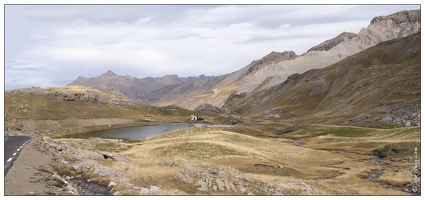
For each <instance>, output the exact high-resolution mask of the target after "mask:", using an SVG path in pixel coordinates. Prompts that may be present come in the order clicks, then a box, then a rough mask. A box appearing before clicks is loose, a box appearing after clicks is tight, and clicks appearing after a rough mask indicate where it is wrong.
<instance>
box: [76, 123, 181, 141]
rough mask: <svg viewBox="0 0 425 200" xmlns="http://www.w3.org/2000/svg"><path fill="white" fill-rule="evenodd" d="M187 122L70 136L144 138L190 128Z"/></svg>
mask: <svg viewBox="0 0 425 200" xmlns="http://www.w3.org/2000/svg"><path fill="white" fill-rule="evenodd" d="M188 127H189V124H187V123H178V124H167V125H155V126H140V127H130V128H120V129H110V130H101V131H92V132H87V133H79V134H73V135H69V138H81V139H86V138H90V137H100V138H112V139H123V140H125V141H128V140H143V139H147V138H150V137H153V136H157V135H161V134H164V133H167V132H170V131H173V130H177V129H185V128H188Z"/></svg>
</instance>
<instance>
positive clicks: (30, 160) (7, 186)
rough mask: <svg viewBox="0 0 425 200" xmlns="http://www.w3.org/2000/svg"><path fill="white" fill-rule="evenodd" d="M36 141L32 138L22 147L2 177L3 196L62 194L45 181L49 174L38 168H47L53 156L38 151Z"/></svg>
mask: <svg viewBox="0 0 425 200" xmlns="http://www.w3.org/2000/svg"><path fill="white" fill-rule="evenodd" d="M36 143H37V139H36V138H34V139H33V140H32V141H31V142H30V143H28V144H27V145H26V146H25V147H24V148H23V149H22V151H21V153H20V154H19V156H18V158H17V159H16V161H15V162H14V163H13V165H12V167H11V168H10V170H9V172H8V173H7V174H6V176H5V177H4V195H5V196H22V195H64V194H61V191H59V190H58V188H54V187H53V186H50V185H49V184H48V183H47V182H45V180H47V178H48V177H49V176H51V174H50V173H49V172H46V171H45V170H43V171H40V169H41V168H43V169H49V167H50V165H49V164H50V163H51V162H52V161H53V157H52V156H51V155H47V154H44V153H42V152H39V151H38V150H37V148H36V147H35V146H34V145H35V144H36ZM50 170H51V169H50Z"/></svg>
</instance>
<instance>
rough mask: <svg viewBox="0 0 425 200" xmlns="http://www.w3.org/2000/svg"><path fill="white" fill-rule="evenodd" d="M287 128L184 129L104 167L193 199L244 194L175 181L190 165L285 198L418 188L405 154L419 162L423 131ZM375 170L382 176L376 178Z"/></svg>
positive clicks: (131, 147)
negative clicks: (379, 154)
mask: <svg viewBox="0 0 425 200" xmlns="http://www.w3.org/2000/svg"><path fill="white" fill-rule="evenodd" d="M288 126H289V125H288V124H278V123H272V124H263V125H258V126H253V127H248V126H246V127H245V126H239V127H234V128H227V129H226V128H222V129H199V128H188V129H185V130H177V131H173V132H170V133H168V134H164V135H160V136H157V137H153V138H151V139H149V140H145V141H140V142H133V143H127V144H125V145H126V147H125V148H122V149H121V154H123V155H126V156H127V157H128V158H129V159H131V162H128V163H118V162H110V161H108V162H107V163H104V164H106V165H108V166H109V167H111V168H114V169H117V170H119V171H122V172H124V173H127V175H128V176H130V177H132V178H131V182H132V183H133V184H135V185H138V186H141V187H147V186H149V185H157V186H159V187H161V189H162V192H163V193H164V194H172V191H174V190H176V189H178V190H179V191H183V192H184V194H190V195H223V194H224V195H229V194H236V195H241V194H242V193H240V192H239V193H237V192H234V191H200V190H198V189H196V188H197V187H198V185H197V183H196V181H194V182H193V183H185V182H182V181H181V180H179V179H177V178H176V176H175V174H176V173H178V172H181V171H182V170H183V171H184V170H185V169H186V168H195V169H197V170H198V171H206V170H207V169H208V170H210V169H211V168H214V169H221V170H225V171H227V173H234V174H236V175H234V176H232V177H233V178H235V177H242V176H243V175H249V176H250V177H252V180H255V183H256V184H257V185H259V182H261V183H270V184H274V185H277V186H279V187H280V188H283V189H284V190H285V193H286V195H301V194H302V195H408V193H406V192H405V190H406V189H407V190H408V191H410V189H411V187H412V184H413V183H412V178H413V174H412V171H411V168H412V167H413V166H414V165H415V162H414V159H411V160H406V159H405V157H407V156H410V157H414V152H413V150H414V147H417V148H419V150H418V153H419V154H418V155H417V156H418V157H419V158H420V128H398V129H368V128H358V127H341V126H323V125H308V126H305V127H302V128H301V129H299V130H297V131H293V132H290V133H287V134H283V135H279V134H277V133H276V132H277V131H276V130H277V129H275V128H273V127H280V128H279V129H278V130H281V129H284V127H288ZM245 133H246V134H245ZM102 148H103V149H106V148H105V147H102ZM385 149H387V151H389V152H392V153H388V152H387V153H386V155H385V157H383V158H382V159H381V160H380V161H381V162H382V163H383V164H379V163H376V162H375V161H373V160H372V157H371V156H372V155H373V154H374V152H376V151H377V150H382V151H383V150H385ZM388 149H391V150H388ZM384 154H385V153H384ZM105 162H106V161H105ZM167 163H168V164H167ZM419 167H420V166H419ZM128 169H131V170H130V171H129V170H128ZM375 172H379V173H380V174H381V176H380V177H378V178H377V179H374V180H371V179H370V177H371V175H372V174H373V173H375ZM229 179H230V178H229ZM368 179H369V180H368ZM419 179H420V178H419ZM238 180H239V179H238ZM247 184H248V183H247ZM385 184H387V185H385ZM248 185H249V184H248ZM388 185H391V186H392V187H393V189H391V188H389V186H388ZM127 189H128V188H127ZM125 191H126V189H125V188H123V193H124V194H125ZM256 192H257V193H256V194H262V193H261V191H256ZM242 195H243V194H242ZM263 195H264V194H263Z"/></svg>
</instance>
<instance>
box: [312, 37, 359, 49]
mask: <svg viewBox="0 0 425 200" xmlns="http://www.w3.org/2000/svg"><path fill="white" fill-rule="evenodd" d="M356 36H357V34H355V33H349V32H343V33H341V34H339V35H338V36H336V37H335V38H332V39H330V40H326V41H324V42H322V43H320V44H319V45H317V46H314V47H312V48H310V49H309V50H308V51H307V52H310V51H327V50H329V49H332V48H333V47H334V46H336V45H338V44H339V43H341V42H343V41H345V40H349V39H351V38H353V37H356Z"/></svg>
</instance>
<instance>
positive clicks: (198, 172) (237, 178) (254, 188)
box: [174, 167, 285, 195]
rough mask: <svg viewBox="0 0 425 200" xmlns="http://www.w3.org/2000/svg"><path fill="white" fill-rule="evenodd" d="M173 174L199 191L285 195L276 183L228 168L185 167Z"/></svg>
mask: <svg viewBox="0 0 425 200" xmlns="http://www.w3.org/2000/svg"><path fill="white" fill-rule="evenodd" d="M174 175H175V177H176V178H177V179H178V180H180V181H182V182H184V183H186V184H194V185H195V187H196V189H197V190H199V191H201V192H215V191H217V192H220V191H229V192H231V193H232V194H239V195H285V190H284V189H283V188H281V187H279V186H277V185H276V184H273V183H268V182H262V181H259V180H257V179H255V178H254V177H252V176H250V175H248V174H242V173H238V172H234V171H231V170H228V169H218V168H214V167H208V168H207V169H196V168H192V167H186V168H185V169H183V170H182V171H180V172H176V173H175V174H174Z"/></svg>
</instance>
